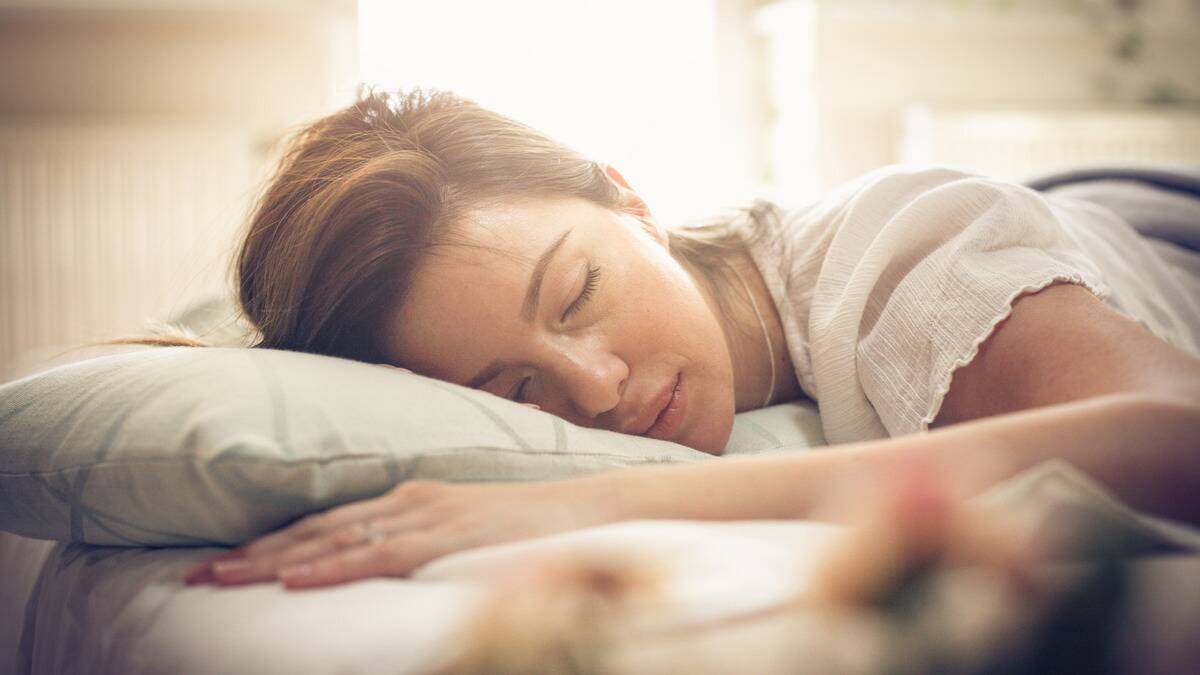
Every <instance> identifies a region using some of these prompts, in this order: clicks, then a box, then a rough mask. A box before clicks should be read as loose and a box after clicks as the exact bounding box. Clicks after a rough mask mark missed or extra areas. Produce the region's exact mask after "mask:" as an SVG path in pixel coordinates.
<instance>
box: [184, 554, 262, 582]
mask: <svg viewBox="0 0 1200 675" xmlns="http://www.w3.org/2000/svg"><path fill="white" fill-rule="evenodd" d="M245 555H246V552H245V550H244V549H240V548H236V549H233V550H231V551H226V552H225V553H222V554H220V555H215V556H210V557H208V558H205V559H204V560H201V561H199V562H196V563H193V564H192V565H190V566H188V567H186V568H184V570H183V582H184V583H185V584H188V585H189V586H190V585H194V584H207V583H212V582H213V581H216V578H215V577H214V576H213V573H212V566H213V563H215V562H219V561H222V560H235V559H238V558H242V557H244V556H245Z"/></svg>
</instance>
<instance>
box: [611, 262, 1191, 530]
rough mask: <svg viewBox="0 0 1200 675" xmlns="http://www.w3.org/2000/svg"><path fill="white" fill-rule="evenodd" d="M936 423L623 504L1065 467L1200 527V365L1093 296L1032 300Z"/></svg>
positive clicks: (713, 500)
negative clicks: (905, 469) (901, 475)
mask: <svg viewBox="0 0 1200 675" xmlns="http://www.w3.org/2000/svg"><path fill="white" fill-rule="evenodd" d="M935 426H936V427H940V428H938V429H937V430H935V431H932V432H930V433H928V434H915V435H911V436H905V437H900V438H895V439H887V440H881V441H874V442H869V443H859V444H850V445H843V446H838V447H836V448H832V449H830V450H829V451H824V452H815V453H805V454H803V455H796V456H768V457H751V458H737V459H728V460H724V461H723V462H722V464H721V468H720V471H710V470H709V468H708V467H706V466H704V465H699V466H694V467H692V466H688V467H678V468H677V467H669V468H655V469H653V471H655V472H658V471H672V472H674V473H673V477H672V478H670V479H669V480H679V481H681V482H686V483H688V484H689V485H691V486H692V487H693V488H694V489H696V490H697V492H698V494H700V495H703V496H704V497H703V498H701V499H699V500H687V501H684V502H679V501H678V500H676V501H674V502H673V504H666V503H663V500H664V499H671V498H672V496H671V495H667V496H666V497H662V498H660V497H659V496H658V495H657V494H656V493H654V492H653V491H651V490H627V491H625V492H624V493H622V494H624V495H626V498H628V499H634V500H641V501H639V503H637V504H634V505H631V508H632V509H633V510H634V511H636V512H639V513H642V514H644V515H646V514H650V513H652V514H655V515H659V516H662V517H692V518H773V517H797V516H799V517H805V516H809V515H811V508H812V505H813V500H814V499H815V498H816V497H817V496H818V494H819V493H820V491H821V488H822V486H824V485H828V484H829V483H830V481H832V480H836V479H837V478H838V477H839V476H842V475H844V474H846V473H850V472H851V471H848V470H847V469H848V468H851V467H852V468H853V470H854V471H878V472H887V471H888V470H889V469H891V468H894V467H896V466H897V465H900V464H906V463H912V462H918V463H921V464H922V465H934V466H939V467H943V468H946V469H948V470H953V468H954V467H956V466H964V467H968V471H967V472H965V473H964V476H963V478H964V479H965V480H968V481H971V482H974V483H975V485H973V486H972V485H969V484H968V485H965V486H964V487H965V488H967V489H971V488H972V487H973V488H974V489H980V488H983V487H985V486H986V485H987V484H990V483H991V482H995V481H998V480H1001V479H1003V478H1006V477H1008V476H1010V475H1012V474H1014V473H1017V472H1018V471H1020V470H1021V469H1024V468H1027V467H1029V466H1032V465H1034V464H1037V463H1038V462H1041V461H1044V460H1047V459H1051V458H1060V459H1063V460H1066V461H1068V462H1070V463H1071V464H1073V465H1075V466H1076V467H1077V468H1079V469H1081V470H1082V471H1084V472H1086V473H1088V474H1090V475H1091V476H1092V477H1094V478H1096V479H1097V480H1099V481H1100V482H1102V483H1104V484H1105V485H1107V486H1108V487H1110V488H1111V489H1113V490H1114V491H1115V492H1116V493H1117V494H1118V495H1120V496H1121V497H1123V498H1124V499H1126V500H1127V501H1128V502H1129V503H1130V504H1132V505H1134V506H1137V507H1140V508H1144V509H1147V510H1149V511H1153V512H1157V513H1160V514H1164V515H1169V516H1174V517H1178V518H1183V519H1187V520H1191V521H1193V522H1200V494H1198V493H1200V360H1197V359H1195V358H1193V357H1191V356H1188V355H1187V354H1184V353H1183V352H1181V351H1179V350H1177V349H1175V348H1173V347H1171V346H1170V345H1168V344H1167V343H1165V342H1163V341H1162V340H1160V339H1158V338H1157V337H1155V336H1154V335H1152V334H1151V333H1149V332H1148V331H1146V330H1145V329H1144V328H1142V327H1141V326H1140V325H1138V324H1136V323H1134V322H1133V321H1130V320H1129V319H1127V318H1125V317H1123V316H1121V315H1120V314H1118V313H1116V312H1115V311H1113V310H1111V309H1109V308H1108V307H1106V306H1105V305H1104V304H1103V303H1101V302H1100V301H1099V300H1098V299H1096V297H1095V296H1093V295H1092V294H1091V293H1090V292H1088V291H1087V290H1086V289H1083V288H1081V287H1078V286H1075V285H1070V284H1062V285H1057V286H1052V287H1050V288H1047V289H1045V290H1043V291H1042V292H1040V293H1037V294H1034V295H1028V296H1025V297H1023V298H1021V299H1019V300H1018V301H1017V303H1016V304H1015V306H1014V311H1013V313H1012V315H1011V316H1010V317H1009V318H1008V319H1007V320H1006V321H1004V322H1003V323H1001V324H1000V325H999V326H998V327H997V329H996V331H995V332H994V333H993V335H992V336H991V338H990V339H989V340H988V341H987V342H986V343H985V344H984V345H983V348H982V349H981V351H980V353H979V354H978V355H977V356H976V358H975V359H974V360H973V361H972V362H971V363H970V364H969V365H967V366H965V367H963V368H961V369H960V370H959V371H957V372H956V373H955V375H954V380H953V382H952V385H951V389H950V391H949V392H948V394H947V396H946V399H945V401H944V403H943V406H942V408H941V410H940V412H939V415H938V417H937V419H936V420H935ZM973 467H986V471H985V472H983V473H979V472H976V471H974V470H973ZM685 475H686V478H685V477H684V476H685ZM642 478H644V479H646V480H649V481H655V480H668V479H667V477H666V476H665V475H664V476H661V477H660V476H650V475H648V474H644V475H643V476H642ZM597 480H601V481H604V480H617V478H616V476H603V477H597ZM747 486H754V488H753V489H747ZM643 493H645V495H644V496H643Z"/></svg>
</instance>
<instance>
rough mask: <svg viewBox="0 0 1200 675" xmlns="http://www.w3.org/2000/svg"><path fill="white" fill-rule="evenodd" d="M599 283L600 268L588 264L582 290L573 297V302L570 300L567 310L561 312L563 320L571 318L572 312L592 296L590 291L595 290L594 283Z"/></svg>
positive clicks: (577, 309) (576, 310)
mask: <svg viewBox="0 0 1200 675" xmlns="http://www.w3.org/2000/svg"><path fill="white" fill-rule="evenodd" d="M599 283H600V268H599V267H592V266H590V265H589V266H588V274H587V282H586V283H584V284H583V292H581V293H580V294H579V297H578V298H576V299H575V302H572V303H571V306H570V307H568V308H567V311H566V312H565V313H564V314H563V321H566V320H567V319H569V318H571V315H572V314H574V313H575V312H578V311H579V310H580V308H582V307H583V304H584V303H585V302H587V301H588V298H590V297H592V293H593V292H594V291H595V290H596V285H597V284H599Z"/></svg>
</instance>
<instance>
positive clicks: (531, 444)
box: [0, 347, 823, 546]
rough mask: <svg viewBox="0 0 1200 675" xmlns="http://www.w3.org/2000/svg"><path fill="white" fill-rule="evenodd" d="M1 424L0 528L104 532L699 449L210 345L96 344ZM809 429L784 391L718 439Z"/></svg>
mask: <svg viewBox="0 0 1200 675" xmlns="http://www.w3.org/2000/svg"><path fill="white" fill-rule="evenodd" d="M0 439H3V440H2V441H0V443H2V445H0V529H3V530H8V531H11V532H15V533H17V534H21V535H24V536H27V537H35V538H42V539H60V540H69V541H83V542H88V543H92V544H109V545H166V546H176V545H182V544H211V543H221V544H233V543H238V542H241V541H244V540H246V539H248V538H250V537H253V536H255V535H258V534H260V533H262V532H265V531H268V530H272V529H275V528H276V527H279V526H281V525H283V524H285V523H287V522H289V521H291V520H293V519H295V518H297V517H299V516H300V515H303V514H304V513H308V512H310V511H314V510H319V509H324V508H328V507H330V506H333V505H336V504H339V503H342V502H347V501H351V500H357V499H363V498H366V497H371V496H374V495H378V494H380V493H382V492H384V491H386V490H387V489H389V488H390V487H392V486H393V485H395V484H396V483H397V482H399V481H402V480H405V479H409V478H423V479H438V480H451V481H498V480H537V479H548V478H560V477H567V476H575V475H581V474H585V473H589V472H594V471H599V470H605V469H612V468H616V467H624V466H631V465H636V464H645V463H656V462H695V461H710V460H712V459H713V458H712V457H711V456H709V455H706V454H704V453H701V452H699V451H696V450H693V449H691V448H688V447H685V446H682V445H678V444H675V443H670V442H666V441H659V440H655V439H650V438H644V437H639V436H630V435H624V434H618V433H615V432H610V431H604V430H599V429H587V428H583V427H578V426H575V425H572V424H570V423H568V422H566V421H564V420H563V419H561V418H559V417H555V416H553V415H550V414H548V413H545V412H541V411H537V410H533V409H531V408H527V407H525V406H521V405H518V404H516V403H513V402H510V401H506V400H505V399H502V398H499V397H496V396H492V395H490V394H486V393H483V392H480V391H476V390H473V389H468V388H466V387H462V386H458V385H454V384H450V383H447V382H443V381H440V380H434V379H430V378H426V377H421V376H418V375H412V374H406V373H402V372H401V371H397V370H394V369H390V368H383V367H380V366H375V365H370V364H366V363H361V362H358V361H351V360H347V359H339V358H333V357H328V356H318V355H313V354H304V353H299V352H287V351H277V350H267V349H247V348H225V347H222V348H216V347H213V348H189V347H168V348H156V349H147V350H142V351H137V352H132V353H124V354H118V355H113V356H105V357H101V358H95V359H90V360H87V361H82V362H79V363H74V364H70V365H66V366H61V367H58V368H54V369H52V370H49V371H46V372H43V373H38V374H36V375H32V376H30V377H27V378H24V379H22V380H18V381H16V382H11V383H9V384H6V385H4V386H3V387H0ZM821 443H823V440H822V436H821V431H820V421H819V419H818V417H817V414H816V409H815V406H813V405H812V404H811V403H795V404H785V405H779V406H774V407H772V408H767V409H764V410H758V411H753V412H750V413H743V414H741V415H738V416H737V419H736V420H735V423H734V429H733V434H732V436H731V438H730V441H729V445H728V447H727V449H726V453H727V454H740V453H747V452H760V451H766V450H772V449H776V448H781V447H788V448H793V447H807V446H811V445H818V444H821Z"/></svg>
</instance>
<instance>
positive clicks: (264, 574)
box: [212, 513, 429, 585]
mask: <svg viewBox="0 0 1200 675" xmlns="http://www.w3.org/2000/svg"><path fill="white" fill-rule="evenodd" d="M428 522H429V516H428V515H427V514H426V515H422V514H419V513H412V514H405V515H402V516H397V517H393V518H377V519H375V520H372V521H358V522H355V523H351V524H349V525H347V526H345V527H343V528H341V529H339V530H336V531H334V532H332V533H329V534H327V535H323V536H319V537H311V538H309V539H306V540H304V541H300V542H297V543H295V544H293V545H292V546H289V547H287V548H284V549H282V550H279V551H275V552H271V553H267V554H263V555H258V556H253V557H248V558H242V559H236V560H222V561H217V562H215V563H214V564H213V568H212V576H213V577H214V580H215V581H216V582H217V583H220V584H222V585H241V584H248V583H255V582H259V581H273V580H275V579H276V578H277V577H278V574H279V571H280V570H281V569H283V568H284V567H288V566H293V565H297V564H300V563H304V562H309V561H312V560H316V559H318V558H322V557H325V556H329V555H332V554H334V553H337V552H338V551H342V550H345V549H349V548H353V547H360V546H370V545H372V544H376V543H379V542H381V541H384V540H386V539H387V538H388V537H389V536H392V535H394V534H396V533H400V532H404V531H410V530H412V529H413V528H416V527H420V526H422V525H423V524H427V523H428ZM372 532H374V533H375V536H378V537H380V539H379V540H377V541H372V539H371V537H372V534H371V533H372Z"/></svg>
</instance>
